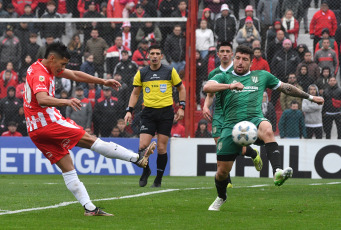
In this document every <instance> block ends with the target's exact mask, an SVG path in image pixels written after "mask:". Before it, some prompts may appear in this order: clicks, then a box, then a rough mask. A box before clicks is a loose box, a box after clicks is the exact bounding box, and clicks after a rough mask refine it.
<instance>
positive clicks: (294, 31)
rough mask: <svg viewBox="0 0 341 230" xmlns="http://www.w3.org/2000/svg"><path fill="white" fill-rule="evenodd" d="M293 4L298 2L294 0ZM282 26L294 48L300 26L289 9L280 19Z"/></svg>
mask: <svg viewBox="0 0 341 230" xmlns="http://www.w3.org/2000/svg"><path fill="white" fill-rule="evenodd" d="M295 2H299V1H297V0H295ZM282 26H283V27H284V29H285V32H287V34H288V38H289V39H290V41H291V42H292V44H293V47H294V48H296V46H297V38H298V32H299V30H300V24H299V22H298V20H297V19H296V18H295V17H294V15H293V11H292V10H291V9H288V10H286V11H285V15H284V17H283V18H282Z"/></svg>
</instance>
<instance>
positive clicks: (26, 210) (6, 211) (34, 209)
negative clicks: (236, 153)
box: [0, 182, 341, 216]
mask: <svg viewBox="0 0 341 230" xmlns="http://www.w3.org/2000/svg"><path fill="white" fill-rule="evenodd" d="M324 184H341V182H329V183H315V184H309V185H324ZM265 186H270V185H269V184H259V185H250V186H238V187H236V188H243V187H244V188H257V187H265ZM212 188H213V187H201V188H184V189H165V190H158V191H153V192H144V193H139V194H134V195H127V196H119V197H109V198H102V199H95V200H93V201H94V202H96V201H107V200H120V199H129V198H135V197H142V196H149V195H154V194H160V193H167V192H174V191H180V190H199V189H212ZM77 203H78V201H70V202H62V203H59V204H55V205H50V206H46V207H38V208H27V209H19V210H14V211H8V210H1V209H0V216H2V215H9V214H16V213H22V212H31V211H38V210H46V209H52V208H59V207H64V206H68V205H71V204H77Z"/></svg>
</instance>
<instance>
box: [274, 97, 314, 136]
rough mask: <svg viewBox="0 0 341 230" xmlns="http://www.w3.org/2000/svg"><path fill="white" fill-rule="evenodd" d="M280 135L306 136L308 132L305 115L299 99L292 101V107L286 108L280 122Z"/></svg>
mask: <svg viewBox="0 0 341 230" xmlns="http://www.w3.org/2000/svg"><path fill="white" fill-rule="evenodd" d="M278 129H279V135H280V137H281V138H291V139H297V138H302V137H304V138H306V137H307V132H306V128H305V123H304V116H303V113H302V111H301V110H299V109H298V103H297V101H291V103H290V108H289V109H286V110H284V112H283V113H282V116H281V118H280V119H279V122H278Z"/></svg>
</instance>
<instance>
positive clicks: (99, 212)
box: [84, 207, 114, 216]
mask: <svg viewBox="0 0 341 230" xmlns="http://www.w3.org/2000/svg"><path fill="white" fill-rule="evenodd" d="M84 216H114V215H113V214H110V213H107V212H104V211H103V210H102V209H101V208H100V207H96V208H95V210H93V211H90V210H87V209H85V212H84Z"/></svg>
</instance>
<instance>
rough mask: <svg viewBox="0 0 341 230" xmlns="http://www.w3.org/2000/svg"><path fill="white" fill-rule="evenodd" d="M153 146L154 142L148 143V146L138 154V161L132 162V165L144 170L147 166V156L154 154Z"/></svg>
mask: <svg viewBox="0 0 341 230" xmlns="http://www.w3.org/2000/svg"><path fill="white" fill-rule="evenodd" d="M155 146H156V142H155V141H153V142H152V143H150V145H149V146H148V147H147V148H145V150H143V151H141V152H140V153H139V154H140V156H139V159H138V160H137V161H136V162H134V164H136V165H137V166H139V167H141V168H145V167H146V166H147V164H148V158H149V156H150V155H151V154H153V153H154V149H155Z"/></svg>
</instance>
